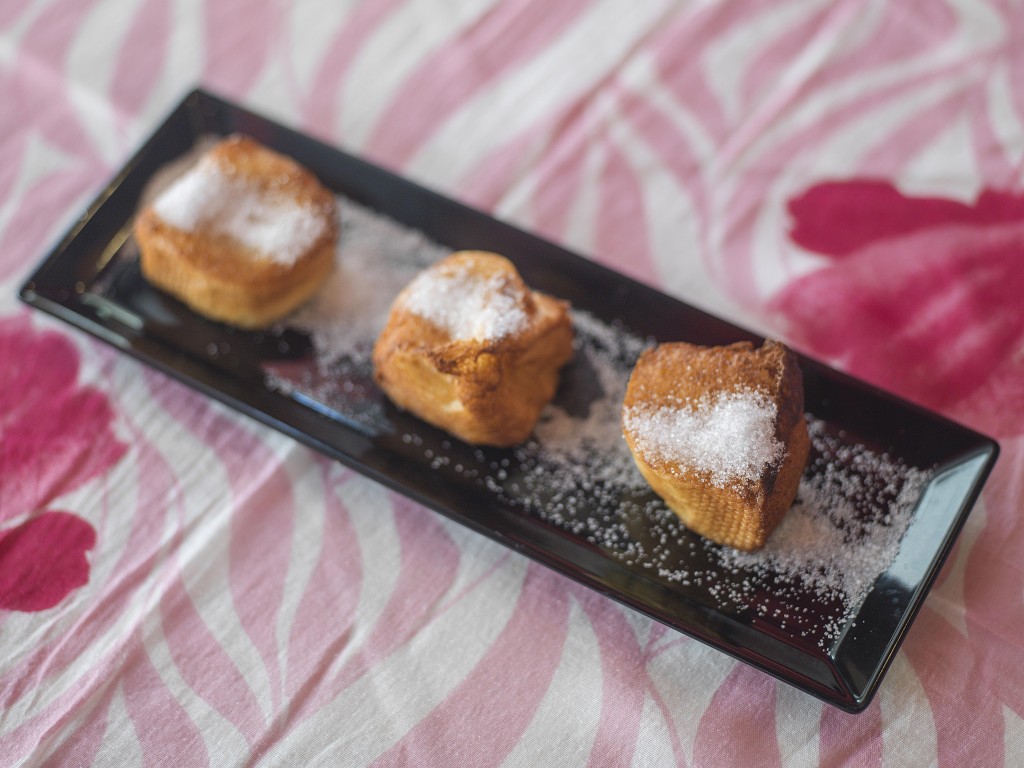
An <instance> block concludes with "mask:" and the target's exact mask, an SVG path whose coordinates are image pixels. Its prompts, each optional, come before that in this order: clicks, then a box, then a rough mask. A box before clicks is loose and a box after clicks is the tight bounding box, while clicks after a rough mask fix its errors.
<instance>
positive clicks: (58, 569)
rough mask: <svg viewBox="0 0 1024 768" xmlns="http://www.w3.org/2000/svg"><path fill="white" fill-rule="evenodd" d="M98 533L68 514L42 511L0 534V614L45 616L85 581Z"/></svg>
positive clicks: (87, 576)
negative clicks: (43, 614) (90, 552)
mask: <svg viewBox="0 0 1024 768" xmlns="http://www.w3.org/2000/svg"><path fill="white" fill-rule="evenodd" d="M94 546H96V531H95V530H94V529H93V527H92V526H91V525H89V523H87V522H86V521H85V520H82V519H81V518H80V517H78V516H77V515H73V514H71V513H70V512H46V513H44V514H42V515H39V516H38V517H35V518H32V519H31V520H28V521H27V522H24V523H22V524H21V525H17V526H15V527H14V528H8V529H6V530H4V531H0V610H8V611H45V610H46V609H47V608H53V607H54V606H55V605H57V604H58V603H59V602H60V601H61V600H63V599H64V598H65V597H67V596H68V594H69V593H71V592H72V591H73V590H75V589H77V588H78V587H80V586H82V585H83V584H85V583H87V582H88V581H89V561H88V560H87V559H86V557H85V553H86V552H88V551H89V550H90V549H92V548H93V547H94Z"/></svg>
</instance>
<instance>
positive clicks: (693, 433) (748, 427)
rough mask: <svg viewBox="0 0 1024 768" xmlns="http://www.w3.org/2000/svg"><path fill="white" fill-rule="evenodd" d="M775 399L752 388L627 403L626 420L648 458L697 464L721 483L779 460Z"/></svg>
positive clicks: (753, 474)
mask: <svg viewBox="0 0 1024 768" xmlns="http://www.w3.org/2000/svg"><path fill="white" fill-rule="evenodd" d="M777 413H778V410H777V408H776V406H775V403H774V402H772V401H770V400H769V399H768V398H767V397H766V396H765V395H764V394H763V393H761V392H755V391H752V390H747V391H740V392H724V393H720V394H718V395H717V396H716V397H711V396H705V397H703V398H701V399H699V400H697V401H695V402H692V403H682V404H680V406H679V407H661V408H655V409H651V408H645V407H640V406H638V407H633V408H627V409H625V410H624V412H623V423H624V425H625V427H626V429H627V430H629V432H630V434H632V435H633V439H634V442H635V445H636V447H637V450H638V451H639V452H640V454H641V456H643V458H644V460H645V461H647V462H648V463H661V462H666V463H668V464H670V465H671V466H672V468H673V471H676V472H679V471H680V470H681V469H693V470H696V471H697V472H699V473H701V474H704V475H706V476H707V477H708V478H709V479H710V481H711V483H712V484H713V485H716V486H718V487H720V488H725V487H727V486H731V485H734V484H736V483H739V482H754V481H756V480H757V479H758V478H759V477H760V476H761V475H762V473H763V472H764V470H765V468H767V467H769V466H771V465H773V464H776V463H777V462H779V461H781V460H782V458H783V456H784V455H785V450H786V449H785V446H784V445H783V444H782V443H781V442H780V441H779V440H778V439H777V438H776V437H775V418H776V415H777Z"/></svg>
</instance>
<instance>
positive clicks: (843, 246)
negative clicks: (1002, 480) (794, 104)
mask: <svg viewBox="0 0 1024 768" xmlns="http://www.w3.org/2000/svg"><path fill="white" fill-rule="evenodd" d="M850 194H851V195H853V197H850V196H847V197H846V198H843V195H842V193H838V192H837V190H836V189H835V188H834V187H829V188H827V189H825V190H823V191H822V192H821V193H819V194H810V193H808V194H807V195H804V196H803V197H802V198H801V203H800V205H798V206H796V211H797V212H798V214H799V220H798V223H797V231H798V233H799V235H798V236H800V237H802V238H803V239H804V242H815V243H817V245H816V246H815V247H816V248H818V249H819V250H827V251H828V252H829V253H830V254H831V255H834V256H838V255H842V254H845V255H842V258H838V259H836V260H835V261H834V262H832V263H830V264H829V265H827V266H826V267H824V268H822V269H820V270H818V271H816V272H813V273H811V274H809V275H807V276H806V277H804V278H801V279H799V280H796V281H795V282H793V283H791V284H790V285H789V286H787V287H786V288H785V289H784V290H783V291H781V292H780V293H779V294H778V295H777V296H776V297H775V298H774V299H773V300H772V301H771V303H770V305H769V307H770V308H771V309H773V310H775V311H776V312H778V313H779V314H780V315H782V316H783V317H785V318H786V320H787V321H788V329H787V333H788V335H789V337H790V338H791V339H792V341H793V342H794V343H795V344H796V345H797V346H799V347H802V348H803V349H804V350H806V351H809V352H811V353H812V354H815V355H818V356H823V357H826V358H828V359H831V360H835V361H838V362H839V363H840V364H841V365H842V366H843V367H844V368H846V369H847V370H849V371H850V372H851V373H853V374H855V375H857V376H860V377H862V378H864V379H866V380H868V381H870V382H872V383H875V384H878V385H880V386H883V387H886V388H890V389H892V390H894V391H895V392H897V393H898V394H901V395H903V396H904V397H907V398H910V399H912V400H916V401H917V402H919V403H922V404H924V405H926V406H929V407H931V408H935V409H937V410H941V411H944V412H946V413H949V414H950V415H959V416H960V417H962V418H965V419H967V420H969V423H970V424H971V425H972V426H975V427H977V428H979V429H981V430H983V431H987V432H990V433H992V434H995V435H1013V434H1019V433H1020V432H1021V431H1024V411H1021V410H1019V409H1014V408H1007V404H1019V403H1022V402H1024V359H1022V358H1021V356H1020V354H1019V350H1020V347H1021V344H1022V343H1024V302H1021V300H1020V297H1021V295H1024V270H1021V269H1020V253H1021V251H1022V249H1024V203H1022V199H1021V198H1020V197H1019V196H1014V195H1008V194H1003V193H987V194H985V195H982V196H981V197H980V198H979V200H978V202H977V204H976V205H975V206H971V207H965V206H961V205H959V204H956V203H950V201H941V200H940V201H935V200H907V199H905V198H903V197H902V196H899V195H896V196H894V194H893V192H892V190H891V189H889V188H888V187H886V186H885V185H877V184H864V183H861V182H854V183H853V189H852V190H851V191H850ZM837 199H846V200H859V201H860V202H858V204H857V205H858V210H859V211H860V215H859V217H857V218H855V219H850V218H845V219H844V218H843V216H844V215H845V214H843V213H842V212H840V211H837V210H836V206H835V201H836V200H837ZM886 204H891V207H892V209H893V210H892V212H891V213H890V214H889V215H887V216H883V215H881V214H879V218H880V219H881V220H882V221H881V223H879V224H878V225H871V224H869V223H867V222H868V220H869V219H870V213H871V212H872V211H880V210H881V209H882V208H883V207H884V206H885V205H886ZM940 212H941V213H940ZM818 214H820V216H821V217H822V219H824V220H826V221H832V222H836V223H835V225H834V227H833V229H831V230H827V229H825V228H823V227H821V226H820V225H818V224H811V223H809V222H810V221H811V220H812V219H814V218H816V217H817V216H818ZM940 215H941V216H942V217H952V218H953V221H952V223H941V224H940V223H939V221H938V219H939V217H940ZM854 221H856V222H863V226H861V227H858V226H856V225H855V224H854V223H852V222H854ZM943 221H944V222H946V221H947V218H943ZM858 230H859V231H861V235H860V240H859V242H863V245H860V246H859V247H857V248H856V250H852V251H848V250H847V248H848V247H849V245H850V242H851V238H852V237H856V235H851V234H848V233H849V232H851V231H858ZM829 232H831V233H832V234H829ZM869 234H870V237H869V236H868V235H869ZM819 241H820V242H819ZM997 384H998V386H999V390H998V392H994V391H992V389H991V388H992V387H993V386H995V385H997ZM992 395H996V396H995V397H992Z"/></svg>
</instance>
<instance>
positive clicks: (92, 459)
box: [0, 318, 127, 520]
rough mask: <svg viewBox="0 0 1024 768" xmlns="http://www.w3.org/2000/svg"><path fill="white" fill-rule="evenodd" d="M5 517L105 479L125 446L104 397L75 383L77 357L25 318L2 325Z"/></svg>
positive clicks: (0, 481)
mask: <svg viewBox="0 0 1024 768" xmlns="http://www.w3.org/2000/svg"><path fill="white" fill-rule="evenodd" d="M0 355H3V359H6V360H14V361H16V363H17V364H16V365H9V366H3V370H2V372H0V393H17V394H18V395H19V396H21V395H22V393H24V394H23V396H22V397H14V396H13V395H11V394H0V520H4V519H8V518H10V517H14V516H16V515H20V514H24V513H26V512H31V511H34V510H40V509H42V508H43V507H44V506H45V505H46V504H48V503H49V502H51V501H52V500H53V499H55V498H57V497H58V496H60V495H62V494H65V493H68V492H70V491H73V490H75V489H76V488H78V487H79V486H80V485H82V484H83V483H85V482H87V481H88V480H91V479H93V478H94V477H97V476H99V475H100V474H102V473H103V472H105V471H106V470H108V469H109V468H110V467H112V466H113V465H114V464H116V463H117V461H118V460H119V459H120V458H121V456H123V455H124V452H125V450H126V449H127V447H126V446H125V445H124V444H123V443H121V442H120V441H118V440H117V439H116V438H115V437H114V434H113V429H112V422H113V420H114V413H113V409H112V408H111V407H110V403H109V402H108V401H107V398H106V396H105V395H103V393H101V392H99V391H98V390H95V389H92V388H90V387H79V386H78V385H77V381H76V379H77V375H78V352H77V350H76V349H75V348H74V346H73V345H72V344H71V343H70V342H68V341H67V340H66V339H64V338H63V337H61V336H60V335H59V334H57V333H53V332H40V331H35V330H34V329H33V328H32V327H31V324H30V323H29V322H28V321H27V320H26V319H18V318H15V319H11V320H3V321H0Z"/></svg>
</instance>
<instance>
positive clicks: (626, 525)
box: [282, 199, 928, 648]
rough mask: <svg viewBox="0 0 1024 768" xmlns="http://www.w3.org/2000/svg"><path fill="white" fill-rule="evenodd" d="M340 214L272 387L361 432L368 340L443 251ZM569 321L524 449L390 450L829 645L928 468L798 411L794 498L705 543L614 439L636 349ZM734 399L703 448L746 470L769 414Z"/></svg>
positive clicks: (375, 412) (905, 521) (633, 343)
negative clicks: (327, 261)
mask: <svg viewBox="0 0 1024 768" xmlns="http://www.w3.org/2000/svg"><path fill="white" fill-rule="evenodd" d="M340 211H341V214H342V228H341V243H340V244H339V261H338V269H336V270H335V274H334V276H332V278H331V282H329V283H328V285H326V286H325V289H324V290H323V291H321V292H320V294H318V296H317V297H316V298H315V299H314V300H313V301H312V302H311V303H310V304H309V305H307V306H306V307H305V308H303V309H302V310H301V311H300V312H299V313H298V314H297V315H296V316H294V317H293V318H292V323H293V324H294V325H296V326H297V327H300V328H302V329H304V330H305V331H306V332H308V333H309V334H310V336H311V338H312V339H313V341H314V345H315V348H316V353H315V360H314V361H312V363H311V364H310V365H309V367H310V368H311V370H308V371H305V374H306V375H304V376H303V377H302V378H300V379H288V378H285V379H282V384H283V386H282V391H292V390H294V395H293V396H295V397H297V398H300V397H301V398H302V401H303V402H307V403H308V404H310V407H318V406H317V404H318V403H319V404H323V405H324V406H325V407H326V409H328V410H331V411H334V412H337V414H338V415H336V416H335V417H336V418H344V419H347V420H349V421H351V422H353V423H356V424H359V425H362V426H363V427H366V428H367V429H368V431H369V433H371V434H373V433H377V432H378V431H386V430H387V428H388V423H387V416H386V409H385V408H384V404H383V401H382V400H381V401H379V402H378V400H377V399H376V398H377V397H378V395H376V393H375V390H374V388H373V385H372V378H371V367H370V359H369V356H370V351H371V349H372V345H373V341H374V339H375V336H376V334H377V333H378V332H379V330H380V328H382V327H383V325H384V323H385V321H386V317H387V312H388V310H389V308H390V305H391V302H392V300H393V299H394V297H395V296H396V295H398V293H399V292H401V290H402V289H403V287H405V286H406V285H408V284H410V281H411V280H413V279H414V276H415V275H416V274H418V273H420V272H421V271H422V270H423V269H424V268H426V267H428V266H429V265H430V264H434V263H436V262H438V261H439V260H441V259H443V258H444V257H445V256H447V255H449V254H450V253H451V250H450V249H448V248H445V247H443V246H441V245H438V244H437V243H434V242H431V241H430V240H429V239H428V238H426V237H425V236H424V235H423V234H422V233H419V232H416V231H414V230H411V229H409V228H408V227H405V226H403V225H401V224H399V223H397V222H395V221H394V220H393V219H390V218H389V217H387V216H384V215H382V214H379V213H377V212H375V211H372V210H370V209H367V208H364V207H362V206H360V205H358V204H356V203H355V202H354V201H352V200H349V199H342V200H341V201H340ZM572 319H573V326H574V329H575V333H576V356H575V359H574V361H573V363H572V364H570V365H568V366H566V368H565V369H563V371H562V385H563V386H562V389H563V391H564V392H569V393H571V395H570V396H568V397H562V398H561V399H559V398H556V400H555V401H554V402H552V403H550V404H549V405H548V406H547V408H546V409H545V410H544V413H543V415H542V417H541V420H540V422H539V423H538V424H537V427H536V430H535V433H534V436H533V438H532V439H531V440H529V441H527V442H526V443H524V444H523V445H521V446H518V447H516V448H515V449H513V450H512V451H511V453H509V454H507V453H505V452H504V451H497V452H494V451H490V450H488V449H480V448H471V447H469V446H464V445H462V444H459V443H458V442H457V441H442V442H441V443H440V444H438V443H436V442H433V441H430V440H426V441H425V440H424V439H423V437H422V436H421V435H419V434H416V433H409V434H405V435H403V436H402V443H403V444H404V445H406V446H408V448H409V450H413V451H420V456H421V457H422V460H423V461H426V462H428V463H429V465H430V466H431V467H433V468H435V469H437V470H438V471H443V472H447V473H449V474H453V475H459V476H461V478H462V479H463V480H464V481H466V482H472V483H474V484H477V485H478V486H479V487H482V488H485V489H487V490H488V491H489V492H490V493H492V494H493V495H494V497H495V498H496V499H497V500H499V501H500V502H502V503H505V504H507V505H508V506H509V507H510V508H514V509H517V510H520V511H521V512H522V513H523V514H527V515H532V516H535V517H537V518H538V519H540V520H541V521H543V522H544V524H549V525H552V526H556V527H558V528H560V529H561V530H564V531H566V532H567V534H569V535H572V536H575V537H577V538H578V539H579V540H580V542H581V543H584V544H585V545H588V546H593V547H596V548H598V549H599V550H600V551H601V552H602V553H604V554H605V555H606V556H608V557H610V558H613V559H615V560H616V561H617V562H619V563H621V564H622V565H623V566H624V567H626V568H629V569H632V570H634V571H641V572H644V573H648V574H651V575H652V576H654V577H657V578H658V579H659V580H661V581H662V582H665V583H669V584H678V585H679V586H680V589H682V590H684V591H685V593H686V594H687V595H688V596H689V599H694V600H698V601H707V602H708V603H709V604H711V605H716V606H719V607H720V608H722V609H723V610H727V611H736V612H739V613H740V614H741V615H756V616H758V618H759V619H760V620H762V621H765V622H768V623H772V624H776V625H778V626H780V627H783V628H784V629H785V632H786V633H788V634H791V635H792V636H794V637H802V638H805V639H806V641H807V642H810V643H817V644H818V645H819V646H821V647H823V648H825V647H828V646H829V645H830V644H831V643H832V642H834V640H835V638H837V637H839V636H840V634H841V632H842V630H843V628H844V627H846V626H847V625H848V624H849V622H850V621H851V620H853V619H854V618H855V617H856V615H857V611H858V609H859V606H860V605H861V604H862V602H863V600H864V597H865V596H866V595H867V593H868V592H869V591H870V589H871V587H872V586H873V584H874V583H875V581H876V580H877V578H878V576H879V575H880V574H882V573H884V572H885V570H886V569H887V568H888V567H889V565H890V563H891V562H892V561H893V558H894V557H895V556H896V553H897V552H898V551H899V546H900V542H901V541H902V538H903V534H904V532H905V530H906V528H907V526H908V525H909V522H910V520H911V519H912V517H913V514H914V510H915V507H916V504H917V500H918V499H919V498H920V494H921V489H922V487H923V486H924V484H925V483H926V482H927V478H928V473H927V472H925V471H924V470H921V469H917V468H914V467H909V466H907V465H905V464H903V463H902V462H901V461H899V460H898V459H895V458H892V457H890V456H887V455H885V454H881V453H876V452H874V451H871V450H869V449H867V448H866V447H865V446H863V445H860V444H858V443H857V442H856V441H855V440H854V439H853V438H852V437H848V436H845V435H844V434H842V433H841V432H836V431H835V430H834V428H833V427H832V425H829V424H828V423H826V422H823V421H821V420H819V419H816V418H814V417H813V416H810V415H809V417H808V428H809V432H810V438H811V444H812V455H811V458H810V460H809V462H808V467H807V470H806V472H805V473H804V475H803V477H802V479H801V481H800V490H799V493H798V498H797V501H796V503H795V504H794V507H793V508H792V509H790V510H789V512H787V515H786V518H785V519H784V521H783V523H782V524H781V525H780V526H779V528H777V529H776V530H775V532H774V533H773V535H772V537H771V538H770V539H769V540H768V544H767V545H766V546H765V548H764V549H763V550H761V551H759V552H755V553H741V552H738V551H736V550H732V549H731V548H728V547H721V546H719V545H715V544H712V543H710V542H708V541H706V540H704V539H701V538H700V537H698V536H697V535H695V534H693V533H691V532H689V531H687V530H686V528H685V527H684V526H683V525H682V523H681V522H680V521H679V519H678V518H677V517H676V516H675V515H674V514H673V513H672V512H671V511H670V510H668V508H667V507H666V506H665V504H664V503H663V502H662V501H661V500H660V499H659V498H657V497H656V496H655V495H654V494H653V493H652V492H650V490H649V488H648V487H647V485H646V482H645V481H644V479H643V477H642V476H641V475H640V473H639V471H638V470H637V468H636V466H635V464H634V462H633V458H632V455H631V454H630V452H629V449H628V447H627V445H626V443H625V440H624V439H623V438H622V432H621V423H620V421H619V409H620V407H621V405H622V400H623V395H624V394H625V388H626V383H627V381H628V379H629V375H630V372H631V370H632V367H633V365H634V363H635V362H636V359H637V358H638V357H639V355H640V353H641V351H642V350H643V349H645V348H646V347H648V346H650V344H651V342H650V340H647V339H643V338H640V337H638V336H636V335H633V334H631V333H630V332H629V331H628V330H626V329H624V328H622V327H619V326H618V325H616V324H615V323H609V322H605V321H604V320H602V319H600V318H598V317H596V316H594V315H592V314H590V313H587V312H584V311H581V310H578V309H574V310H572ZM747 398H748V400H747V402H746V403H743V398H742V397H736V398H732V399H729V398H727V399H726V402H725V403H720V404H719V406H720V414H719V415H720V416H721V415H729V414H731V415H732V416H734V417H738V418H737V419H736V421H738V422H739V423H741V424H743V425H744V426H743V428H741V429H739V430H738V434H740V435H747V437H741V438H739V439H734V438H729V439H728V440H725V439H723V440H722V441H721V442H718V441H717V440H713V441H712V447H713V448H715V449H717V450H719V451H722V450H724V451H727V452H729V453H730V454H731V453H732V452H734V451H738V450H740V449H741V448H742V446H743V445H744V443H745V442H747V441H748V440H749V436H750V435H753V436H754V438H753V440H749V442H752V443H755V444H758V447H757V448H756V449H755V450H753V451H751V452H750V455H749V456H748V457H747V459H746V460H745V461H739V464H740V465H741V466H747V467H748V469H749V467H750V466H755V465H757V462H758V461H759V460H763V459H764V458H765V457H766V456H771V455H773V453H774V451H775V450H778V449H777V448H776V447H774V446H773V445H772V441H771V440H770V439H768V437H767V436H769V435H773V434H774V432H773V431H772V430H771V429H768V428H767V427H766V426H765V425H766V424H770V423H773V421H774V418H775V414H774V413H773V410H772V407H771V406H770V405H769V404H768V402H767V399H766V398H760V402H758V401H759V398H758V396H753V397H752V398H751V396H750V393H747ZM751 400H752V401H753V403H752V402H751ZM709 404H710V403H709ZM752 404H753V406H754V407H750V406H751V405H752ZM321 410H324V409H321ZM325 412H326V411H325ZM726 446H728V447H727V448H726ZM707 453H708V455H711V454H714V453H715V451H714V450H708V451H707ZM734 460H736V457H735V455H730V456H729V461H734Z"/></svg>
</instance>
